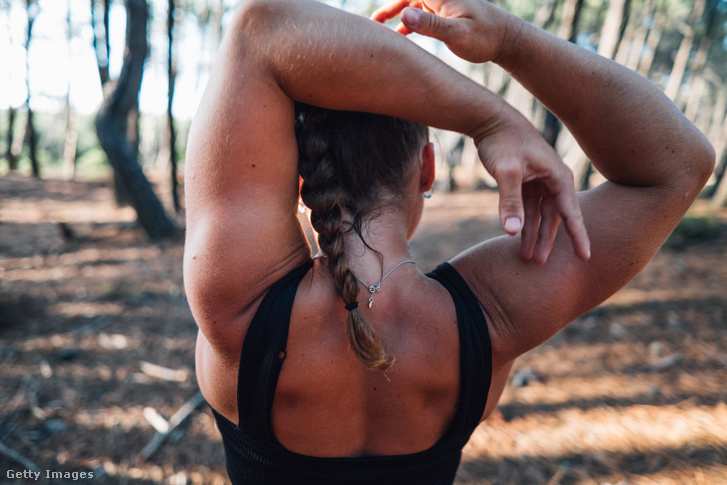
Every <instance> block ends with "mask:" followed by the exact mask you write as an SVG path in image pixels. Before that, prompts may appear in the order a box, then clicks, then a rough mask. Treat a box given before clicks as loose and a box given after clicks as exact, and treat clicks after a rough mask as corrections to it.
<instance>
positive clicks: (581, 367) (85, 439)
mask: <svg viewBox="0 0 727 485" xmlns="http://www.w3.org/2000/svg"><path fill="white" fill-rule="evenodd" d="M427 205H428V208H427V210H426V211H425V216H424V219H423V222H422V226H421V228H420V231H419V233H418V235H417V237H416V239H415V240H414V241H412V250H413V252H414V254H415V258H416V259H417V261H418V265H419V267H420V269H421V270H423V271H427V270H430V269H432V268H433V267H434V266H436V264H438V263H440V262H441V261H444V260H446V259H448V258H450V257H452V256H453V255H455V254H456V253H457V252H459V251H461V250H462V249H464V248H466V247H468V246H470V245H472V244H474V243H476V242H478V241H480V240H482V239H485V238H488V237H492V236H494V235H497V234H500V231H499V227H498V223H497V221H496V217H495V216H496V196H495V194H494V193H492V192H487V191H479V192H475V191H461V192H455V193H452V194H442V193H437V194H436V195H435V197H434V198H433V199H431V200H430V201H428V202H427ZM715 217H716V220H717V221H721V224H724V223H725V222H727V213H726V212H725V211H722V212H720V213H718V214H716V215H715ZM134 220H135V216H134V212H133V211H132V210H131V209H129V208H121V209H119V208H117V207H116V206H115V204H114V202H113V196H112V193H111V191H110V190H109V188H108V187H107V185H106V184H104V183H82V182H66V181H57V180H55V181H54V180H47V181H37V180H33V179H30V178H24V177H20V176H5V177H0V483H39V482H40V483H47V482H51V481H52V482H53V483H71V482H73V483H78V482H81V483H83V482H86V481H88V482H96V483H111V484H117V483H118V484H141V483H168V484H183V483H190V484H196V483H208V484H217V483H220V484H222V483H227V478H226V473H225V467H224V455H223V450H222V445H221V440H220V437H219V435H218V433H217V431H216V430H215V425H214V420H213V418H212V414H211V412H210V410H209V408H208V407H206V405H204V404H203V405H201V406H199V407H197V408H195V410H194V411H193V412H191V414H190V415H189V417H188V419H186V420H185V421H183V422H182V423H181V424H180V425H179V426H178V427H176V428H175V429H174V430H173V431H172V432H171V433H169V434H168V436H167V439H166V440H165V441H164V442H163V443H162V444H161V446H160V447H159V448H158V450H157V451H156V452H155V453H154V454H152V455H151V456H149V457H148V458H145V457H144V453H143V450H144V448H145V446H147V444H148V443H149V442H150V441H152V440H153V439H154V437H155V436H156V435H158V432H157V431H155V430H154V428H153V427H152V426H151V425H150V422H151V421H154V419H153V418H154V416H157V417H158V416H162V417H163V418H164V419H165V420H168V419H169V418H170V417H172V416H173V415H174V414H175V412H177V411H178V410H179V409H180V408H182V407H183V405H184V404H185V403H186V402H188V401H189V400H190V399H193V398H194V397H195V395H196V394H197V392H198V389H197V385H196V381H195V377H194V344H195V336H196V327H195V323H194V321H193V319H192V316H191V314H190V311H189V308H188V306H187V303H186V300H185V296H184V290H183V286H182V265H181V259H182V251H183V240H182V236H181V234H182V232H181V231H180V234H179V235H178V236H177V237H176V238H172V239H170V240H166V241H163V242H161V243H150V242H148V241H147V240H146V239H145V237H144V236H143V234H142V232H141V231H140V230H139V229H138V228H137V227H136V226H135V223H134ZM63 229H66V231H65V233H64V230H63ZM64 234H65V235H64ZM679 246H680V247H681V249H679V250H676V249H662V251H660V252H659V253H658V254H657V255H656V257H655V258H654V260H653V261H652V262H651V263H650V264H649V265H648V266H647V267H646V269H645V270H644V271H643V272H642V273H641V274H640V275H639V276H638V277H637V278H636V279H635V280H634V281H633V282H632V283H630V284H629V285H628V286H627V287H626V288H624V289H623V290H622V291H620V292H619V293H618V294H617V295H615V296H614V297H612V298H611V299H610V300H608V301H607V302H606V303H604V304H603V305H602V306H601V307H599V308H598V309H596V310H594V311H592V312H590V313H588V314H587V315H585V316H584V317H582V318H580V319H578V320H577V321H575V322H574V323H573V324H571V325H570V326H569V327H568V328H566V329H565V330H564V331H562V332H560V333H559V334H558V335H556V336H555V337H554V338H553V339H551V340H550V341H549V342H547V343H546V344H544V345H543V346H541V347H540V348H538V349H536V350H534V351H532V352H530V353H528V354H526V355H525V356H523V357H521V358H520V359H519V360H518V361H517V363H516V365H515V369H514V370H513V376H512V379H511V383H510V385H509V386H508V388H507V390H506V391H505V394H504V396H503V399H502V401H501V404H500V406H499V411H498V412H497V413H496V414H495V415H494V416H493V417H492V418H491V419H489V420H488V421H487V422H485V423H484V424H482V425H481V426H480V427H479V428H478V430H477V431H476V433H475V435H474V436H473V438H472V440H471V442H470V444H469V445H468V446H467V447H466V448H465V452H464V455H463V459H462V465H461V467H460V471H459V474H458V478H457V484H459V485H465V484H480V485H487V484H492V485H508V484H515V485H521V484H522V485H525V484H527V485H530V484H547V485H556V484H562V485H566V484H572V485H575V484H579V485H580V484H582V485H586V484H588V485H591V484H593V485H604V484H612V485H616V484H620V485H637V484H638V485H645V484H664V485H667V484H669V485H671V484H674V485H676V484H699V485H717V484H727V237H726V236H725V234H724V232H722V233H721V235H719V234H717V235H716V236H715V235H714V234H712V238H711V239H710V240H709V241H697V242H690V241H689V240H688V239H685V240H683V241H682V244H679ZM165 420H162V421H161V426H163V425H164V423H165V422H166V421H165ZM157 426H160V425H157ZM160 429H162V428H161V427H160ZM31 468H37V469H38V470H39V471H40V473H41V475H40V479H39V480H38V481H35V480H33V479H30V478H25V479H22V478H18V479H14V478H15V477H20V476H22V475H20V474H21V473H25V471H26V470H30V469H31ZM52 473H56V474H58V473H60V474H61V475H63V474H65V478H64V479H63V480H61V479H57V480H53V479H48V478H47V477H48V476H53V475H52ZM74 473H75V475H74ZM82 473H85V474H86V475H85V476H82V475H81V474H82ZM89 473H92V474H93V478H89V477H88V474H89ZM56 476H60V475H56ZM75 478H78V480H75Z"/></svg>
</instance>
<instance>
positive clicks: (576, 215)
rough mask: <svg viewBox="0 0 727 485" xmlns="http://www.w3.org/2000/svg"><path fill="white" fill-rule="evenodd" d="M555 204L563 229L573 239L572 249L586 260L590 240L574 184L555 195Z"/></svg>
mask: <svg viewBox="0 0 727 485" xmlns="http://www.w3.org/2000/svg"><path fill="white" fill-rule="evenodd" d="M556 205H557V210H558V213H560V216H561V218H562V219H563V224H564V225H565V229H566V231H567V232H568V235H569V236H570V238H571V240H572V241H573V251H574V252H575V253H576V255H577V256H578V257H579V258H580V259H582V260H583V261H588V260H589V259H590V258H591V241H590V239H589V238H588V232H587V231H586V225H585V223H584V221H583V214H582V212H581V207H580V204H579V203H578V196H577V195H576V192H575V186H573V188H572V189H571V190H564V191H562V192H561V193H560V194H559V195H558V196H557V197H556Z"/></svg>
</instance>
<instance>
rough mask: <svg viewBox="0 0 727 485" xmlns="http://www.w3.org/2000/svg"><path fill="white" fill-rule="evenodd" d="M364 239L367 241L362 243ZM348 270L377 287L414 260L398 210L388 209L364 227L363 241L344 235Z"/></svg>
mask: <svg viewBox="0 0 727 485" xmlns="http://www.w3.org/2000/svg"><path fill="white" fill-rule="evenodd" d="M362 238H363V240H362ZM344 252H345V255H346V260H347V262H348V267H349V269H350V270H351V271H353V272H354V273H355V274H356V275H357V276H358V277H359V278H361V279H362V280H363V281H365V282H366V283H368V284H376V283H377V282H378V281H379V280H380V279H381V278H382V277H383V276H384V275H385V274H386V273H387V272H388V271H390V270H391V269H392V268H394V266H396V265H397V264H399V263H401V262H402V261H406V260H411V259H412V255H411V251H410V250H409V242H408V240H407V234H406V227H405V224H404V218H403V217H402V216H401V214H400V213H399V211H397V210H395V209H390V210H387V209H384V210H382V211H379V212H378V213H377V214H375V215H373V216H372V217H369V218H367V219H366V220H364V221H363V222H362V224H361V237H360V236H359V235H358V234H357V233H356V231H354V230H351V231H348V232H346V233H345V234H344Z"/></svg>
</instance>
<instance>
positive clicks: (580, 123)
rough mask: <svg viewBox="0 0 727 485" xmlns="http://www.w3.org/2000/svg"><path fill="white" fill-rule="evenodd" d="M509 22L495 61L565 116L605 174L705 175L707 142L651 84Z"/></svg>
mask: <svg viewBox="0 0 727 485" xmlns="http://www.w3.org/2000/svg"><path fill="white" fill-rule="evenodd" d="M510 25H511V26H512V27H513V28H511V29H510V35H509V36H507V37H506V44H505V47H504V49H503V51H502V53H501V57H500V58H499V59H497V60H496V62H498V63H499V64H500V65H501V66H502V67H504V68H505V69H506V70H508V71H509V72H510V73H511V74H512V76H513V77H515V78H516V79H517V80H518V81H519V82H520V83H522V84H523V85H524V86H525V88H527V89H528V90H529V91H530V92H531V93H533V95H535V97H536V98H538V99H539V100H540V101H541V102H542V103H543V104H544V105H545V106H546V107H547V108H548V109H550V110H551V111H552V112H553V113H554V114H555V115H556V116H557V117H558V118H559V119H560V120H561V121H563V123H564V124H565V125H566V126H567V127H568V129H569V130H570V131H571V132H572V133H573V135H574V136H575V137H576V139H577V140H578V142H579V144H580V145H581V146H582V147H583V149H584V151H585V152H586V154H587V155H588V156H589V157H590V159H591V160H592V162H593V164H594V165H595V166H596V167H597V168H598V170H599V171H601V172H602V173H603V174H604V175H605V176H606V177H607V178H608V179H609V180H611V181H613V182H617V183H621V184H625V185H635V186H657V185H662V184H669V183H673V182H675V181H678V180H682V181H684V180H686V179H689V178H690V177H693V178H694V179H695V180H694V183H695V184H696V185H699V186H701V184H703V183H704V177H705V174H708V173H709V172H710V171H711V164H712V163H713V159H714V154H713V152H712V149H711V146H710V145H709V143H708V142H707V141H706V139H705V138H704V137H703V136H702V134H701V133H699V131H698V130H697V129H696V128H695V127H694V126H693V125H692V124H691V123H690V122H689V121H688V120H687V119H686V118H685V117H684V116H683V115H682V113H681V112H679V110H678V109H677V108H676V107H675V106H674V104H673V103H672V102H671V101H669V99H668V98H666V96H664V94H663V93H662V92H661V91H660V90H659V89H658V88H656V86H654V85H653V84H652V83H651V82H649V81H647V80H646V79H644V78H643V77H641V76H639V75H637V74H636V73H634V72H632V71H630V70H628V69H626V68H624V67H622V66H620V65H618V64H616V63H614V62H612V61H610V60H607V59H605V58H603V57H601V56H598V55H597V54H595V53H593V52H590V51H587V50H585V49H582V48H579V47H577V46H575V45H573V44H571V43H569V42H565V41H563V40H561V39H558V38H556V37H554V36H552V35H550V34H548V33H546V32H544V31H542V30H540V29H537V28H536V27H534V26H532V25H530V24H527V23H526V22H524V21H522V20H519V19H517V20H515V19H512V18H511V24H510Z"/></svg>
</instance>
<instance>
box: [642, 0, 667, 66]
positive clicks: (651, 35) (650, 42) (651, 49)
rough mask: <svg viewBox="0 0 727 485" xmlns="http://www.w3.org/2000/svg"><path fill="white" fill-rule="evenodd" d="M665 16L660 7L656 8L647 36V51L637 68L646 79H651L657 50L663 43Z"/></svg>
mask: <svg viewBox="0 0 727 485" xmlns="http://www.w3.org/2000/svg"><path fill="white" fill-rule="evenodd" d="M662 25H664V14H663V13H662V12H661V11H659V10H658V7H655V8H654V20H653V22H652V26H651V28H650V29H649V32H648V33H647V34H646V47H647V48H646V49H644V52H643V53H642V55H641V58H640V59H639V64H638V66H637V67H636V72H637V73H639V74H640V75H642V76H644V77H645V78H648V77H649V71H650V70H651V65H652V64H653V62H654V54H655V53H656V49H657V48H658V47H659V42H660V41H661V34H662V33H663V32H664V28H663V27H662Z"/></svg>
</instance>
